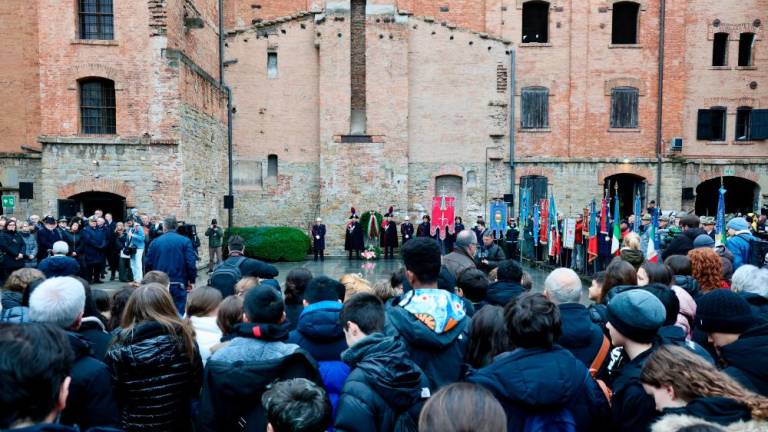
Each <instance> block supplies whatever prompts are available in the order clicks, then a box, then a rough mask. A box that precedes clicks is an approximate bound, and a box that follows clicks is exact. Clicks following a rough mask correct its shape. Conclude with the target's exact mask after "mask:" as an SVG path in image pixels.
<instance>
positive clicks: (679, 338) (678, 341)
mask: <svg viewBox="0 0 768 432" xmlns="http://www.w3.org/2000/svg"><path fill="white" fill-rule="evenodd" d="M658 336H659V341H660V342H661V343H662V344H666V345H677V346H680V347H683V348H685V349H687V350H688V351H690V352H692V353H694V354H698V355H699V356H701V357H702V358H703V359H704V360H706V361H708V362H709V363H711V364H715V359H713V358H712V356H711V355H710V354H709V352H708V351H707V350H706V349H704V347H702V346H701V345H699V344H697V343H696V342H694V341H692V340H688V339H687V338H686V333H685V329H684V328H682V327H680V326H678V325H677V324H675V325H669V326H664V327H662V328H660V329H659V333H658Z"/></svg>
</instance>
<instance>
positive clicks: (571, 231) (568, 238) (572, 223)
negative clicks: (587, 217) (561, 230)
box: [563, 218, 576, 249]
mask: <svg viewBox="0 0 768 432" xmlns="http://www.w3.org/2000/svg"><path fill="white" fill-rule="evenodd" d="M575 245H576V219H573V218H568V219H566V220H565V237H564V238H563V247H564V248H566V249H573V248H574V247H575Z"/></svg>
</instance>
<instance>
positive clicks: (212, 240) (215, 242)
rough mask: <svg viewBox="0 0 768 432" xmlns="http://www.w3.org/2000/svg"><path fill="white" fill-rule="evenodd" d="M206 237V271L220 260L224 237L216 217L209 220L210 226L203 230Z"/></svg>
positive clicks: (209, 270) (210, 269) (211, 269)
mask: <svg viewBox="0 0 768 432" xmlns="http://www.w3.org/2000/svg"><path fill="white" fill-rule="evenodd" d="M205 236H206V237H208V273H210V272H212V271H213V267H214V266H216V264H218V263H220V262H221V244H222V241H223V239H224V230H223V229H221V227H220V226H219V224H218V223H217V221H216V219H213V220H211V226H209V227H208V229H207V230H205Z"/></svg>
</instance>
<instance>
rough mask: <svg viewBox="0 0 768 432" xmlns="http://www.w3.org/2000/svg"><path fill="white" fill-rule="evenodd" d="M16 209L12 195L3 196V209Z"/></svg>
mask: <svg viewBox="0 0 768 432" xmlns="http://www.w3.org/2000/svg"><path fill="white" fill-rule="evenodd" d="M14 207H16V197H15V196H13V195H3V208H14Z"/></svg>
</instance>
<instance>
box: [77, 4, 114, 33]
mask: <svg viewBox="0 0 768 432" xmlns="http://www.w3.org/2000/svg"><path fill="white" fill-rule="evenodd" d="M79 6H80V11H79V12H80V39H102V40H111V39H114V37H115V32H114V29H113V19H114V16H113V12H112V0H79Z"/></svg>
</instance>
